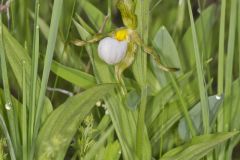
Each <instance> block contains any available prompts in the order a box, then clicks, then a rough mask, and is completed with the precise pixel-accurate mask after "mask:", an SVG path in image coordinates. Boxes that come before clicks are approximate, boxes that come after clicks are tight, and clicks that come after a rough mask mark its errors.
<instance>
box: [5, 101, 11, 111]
mask: <svg viewBox="0 0 240 160" xmlns="http://www.w3.org/2000/svg"><path fill="white" fill-rule="evenodd" d="M5 108H6V110H11V109H12V104H11V102H7V103H6V104H5Z"/></svg>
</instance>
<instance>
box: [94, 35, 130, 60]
mask: <svg viewBox="0 0 240 160" xmlns="http://www.w3.org/2000/svg"><path fill="white" fill-rule="evenodd" d="M127 46H128V45H127V41H118V40H116V39H114V38H111V37H106V38H104V39H102V40H101V41H100V42H99V45H98V55H99V57H100V58H101V59H102V60H103V61H104V62H106V63H107V64H110V65H114V64H117V63H119V62H120V61H121V60H122V59H123V58H124V57H125V55H126V52H127Z"/></svg>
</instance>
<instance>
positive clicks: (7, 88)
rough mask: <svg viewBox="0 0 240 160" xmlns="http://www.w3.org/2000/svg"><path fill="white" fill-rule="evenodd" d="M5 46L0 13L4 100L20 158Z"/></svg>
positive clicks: (10, 128)
mask: <svg viewBox="0 0 240 160" xmlns="http://www.w3.org/2000/svg"><path fill="white" fill-rule="evenodd" d="M5 54H6V52H5V46H4V40H3V23H2V14H1V13H0V59H1V71H2V79H3V88H4V100H5V109H6V112H7V119H8V123H9V133H10V136H11V139H12V144H13V148H14V150H15V154H16V156H17V157H18V156H19V154H20V153H19V152H20V150H17V149H18V146H19V145H20V141H19V134H18V132H17V128H16V125H17V121H16V119H17V117H15V116H14V115H15V112H16V110H15V106H14V107H13V106H12V100H11V93H10V86H9V79H8V71H7V63H6V57H5Z"/></svg>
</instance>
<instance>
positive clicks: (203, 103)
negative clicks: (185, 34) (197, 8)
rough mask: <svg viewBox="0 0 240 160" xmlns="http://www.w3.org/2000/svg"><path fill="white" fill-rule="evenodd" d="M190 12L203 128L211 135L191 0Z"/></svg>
mask: <svg viewBox="0 0 240 160" xmlns="http://www.w3.org/2000/svg"><path fill="white" fill-rule="evenodd" d="M188 11H189V16H190V22H191V29H192V36H193V37H192V38H193V44H194V50H195V51H194V54H195V60H196V66H197V76H198V87H199V90H200V98H201V106H202V116H203V126H204V133H209V110H208V108H209V104H208V99H207V90H206V87H205V85H206V84H205V80H204V73H203V67H202V64H201V56H200V50H199V46H198V39H197V32H196V28H195V24H194V19H193V13H192V6H191V3H190V0H188Z"/></svg>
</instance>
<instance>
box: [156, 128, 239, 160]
mask: <svg viewBox="0 0 240 160" xmlns="http://www.w3.org/2000/svg"><path fill="white" fill-rule="evenodd" d="M237 134H238V132H226V133H217V134H207V135H203V136H199V137H195V138H193V139H192V140H191V141H190V142H189V143H187V144H184V145H183V146H180V147H177V148H175V149H173V150H170V151H169V152H167V153H166V154H165V155H164V156H163V157H162V159H161V160H173V159H174V160H193V159H194V160H199V159H201V158H203V157H204V156H206V155H207V154H208V153H209V152H211V151H212V149H214V148H215V147H216V146H218V145H219V144H221V143H223V142H224V141H226V140H228V139H229V138H232V137H234V136H235V135H237Z"/></svg>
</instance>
